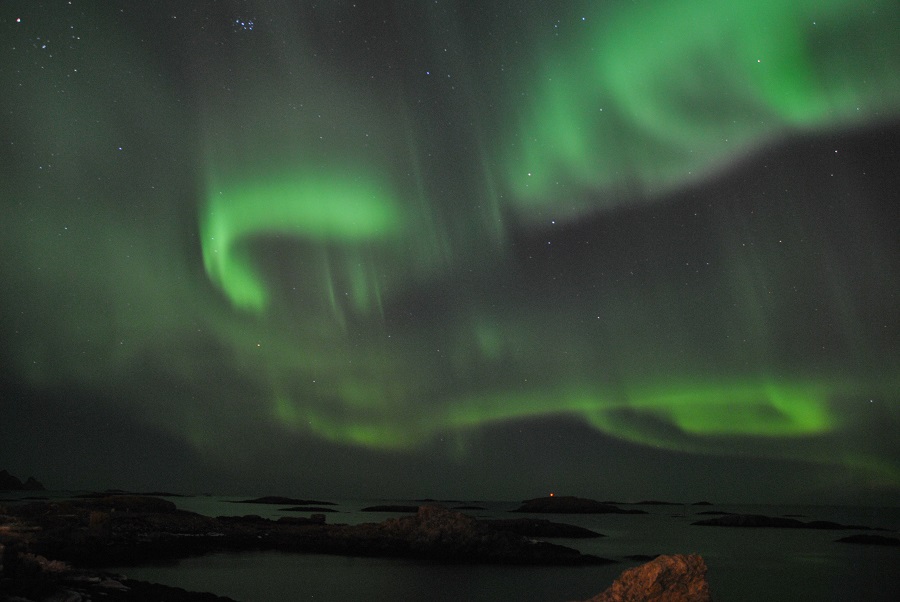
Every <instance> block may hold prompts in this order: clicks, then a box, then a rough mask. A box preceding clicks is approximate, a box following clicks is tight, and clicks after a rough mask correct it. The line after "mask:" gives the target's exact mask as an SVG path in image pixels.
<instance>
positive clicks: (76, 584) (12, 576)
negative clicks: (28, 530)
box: [0, 545, 234, 602]
mask: <svg viewBox="0 0 900 602" xmlns="http://www.w3.org/2000/svg"><path fill="white" fill-rule="evenodd" d="M0 549H2V551H3V553H2V556H3V564H2V565H0V569H2V570H0V600H16V601H18V602H29V601H32V600H35V601H36V600H41V601H48V600H52V601H63V600H65V601H72V602H77V601H81V600H106V601H109V602H120V601H122V602H124V601H128V602H158V601H160V600H166V601H168V602H234V600H232V599H231V598H224V597H220V596H216V595H213V594H208V593H202V592H189V591H186V590H183V589H181V588H178V587H169V586H166V585H158V584H155V583H147V582H145V581H136V580H133V579H128V578H127V577H124V576H122V575H112V574H109V573H97V572H90V571H83V570H76V569H73V568H72V567H71V566H69V565H68V564H66V563H64V562H59V561H57V560H47V559H46V558H44V557H43V556H36V555H34V554H30V553H27V552H21V551H20V550H18V549H16V546H10V547H9V548H8V549H6V548H5V547H4V546H2V545H0Z"/></svg>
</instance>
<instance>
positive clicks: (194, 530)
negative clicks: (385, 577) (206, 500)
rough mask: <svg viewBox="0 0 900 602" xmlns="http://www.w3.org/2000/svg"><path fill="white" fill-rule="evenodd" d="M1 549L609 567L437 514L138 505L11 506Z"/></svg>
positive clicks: (430, 509) (87, 555)
mask: <svg viewBox="0 0 900 602" xmlns="http://www.w3.org/2000/svg"><path fill="white" fill-rule="evenodd" d="M7 511H8V513H9V514H11V516H9V517H6V518H5V519H4V520H6V521H7V524H6V525H4V529H3V530H2V531H0V543H6V542H7V541H11V542H13V541H14V542H19V543H21V544H22V545H23V546H25V550H26V551H28V552H30V553H34V554H40V555H42V556H45V557H47V558H51V559H55V560H62V561H68V562H74V563H77V564H78V566H81V567H88V566H92V567H102V566H110V565H112V564H115V565H119V566H122V565H127V564H141V563H146V562H151V561H158V560H166V559H174V558H181V557H187V556H194V555H199V554H205V553H210V552H217V551H238V550H239V551H248V550H279V551H283V552H316V553H326V554H343V555H351V556H388V557H405V558H416V559H419V560H433V561H440V562H459V563H470V564H471V563H495V564H535V565H580V564H602V563H605V562H612V561H608V560H604V559H601V558H597V557H595V556H588V555H583V554H581V553H579V552H578V551H577V550H573V549H571V548H567V547H563V546H559V545H555V544H550V543H547V542H535V541H532V540H530V539H529V538H527V537H523V536H521V535H518V534H516V533H513V532H510V531H507V530H502V529H496V528H493V527H491V526H490V525H488V524H483V523H481V522H479V521H477V520H476V519H474V518H471V517H469V516H466V515H464V514H461V513H459V512H454V511H451V510H447V509H446V508H443V507H436V506H422V507H420V508H418V511H417V513H416V514H414V515H411V516H404V517H401V518H393V519H389V520H386V521H383V522H380V523H364V524H359V525H341V524H327V523H326V522H325V515H324V514H313V515H312V516H310V517H309V518H301V517H297V518H294V517H282V518H280V519H279V520H278V521H273V520H269V519H266V518H262V517H260V516H256V515H250V516H244V517H235V516H231V517H218V518H211V517H207V516H202V515H199V514H196V513H193V512H188V511H186V510H177V509H175V508H174V506H173V505H172V504H171V502H169V501H167V500H160V499H156V498H145V499H140V498H136V497H135V496H110V497H109V498H97V499H79V500H65V501H55V502H30V503H27V504H20V505H16V506H11V507H9V508H8V509H7Z"/></svg>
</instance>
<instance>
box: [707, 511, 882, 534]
mask: <svg viewBox="0 0 900 602" xmlns="http://www.w3.org/2000/svg"><path fill="white" fill-rule="evenodd" d="M691 524H692V525H699V526H702V527H768V528H772V529H824V530H840V529H860V530H871V529H872V527H865V526H863V525H842V524H840V523H833V522H831V521H827V520H813V521H809V522H803V521H801V520H797V519H795V518H786V517H783V516H763V515H761V514H723V515H722V516H718V517H716V518H708V519H705V520H698V521H696V522H693V523H691Z"/></svg>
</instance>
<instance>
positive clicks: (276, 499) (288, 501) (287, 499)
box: [231, 495, 337, 506]
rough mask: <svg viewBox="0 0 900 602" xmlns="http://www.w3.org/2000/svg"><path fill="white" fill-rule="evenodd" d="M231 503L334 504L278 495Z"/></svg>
mask: <svg viewBox="0 0 900 602" xmlns="http://www.w3.org/2000/svg"><path fill="white" fill-rule="evenodd" d="M231 503H232V504H276V505H278V506H291V505H293V506H336V505H337V504H335V503H334V502H322V501H320V500H298V499H296V498H292V497H279V496H277V495H267V496H263V497H258V498H253V499H252V500H236V501H232V502H231Z"/></svg>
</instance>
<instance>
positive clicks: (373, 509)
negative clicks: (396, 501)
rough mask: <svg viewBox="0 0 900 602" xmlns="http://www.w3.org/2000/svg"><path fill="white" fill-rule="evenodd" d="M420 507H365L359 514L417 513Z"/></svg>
mask: <svg viewBox="0 0 900 602" xmlns="http://www.w3.org/2000/svg"><path fill="white" fill-rule="evenodd" d="M420 507H421V506H392V505H379V506H367V507H365V508H363V509H362V510H360V512H418V511H419V508H420Z"/></svg>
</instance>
